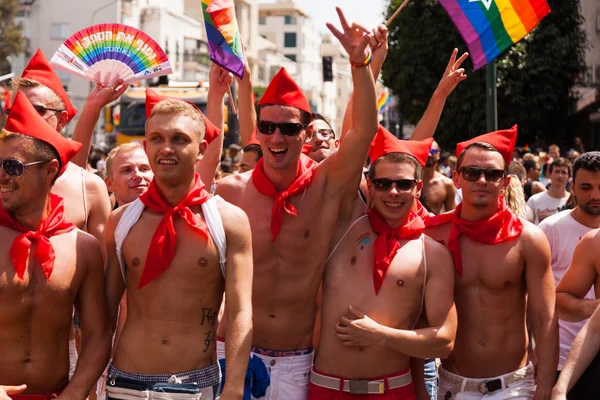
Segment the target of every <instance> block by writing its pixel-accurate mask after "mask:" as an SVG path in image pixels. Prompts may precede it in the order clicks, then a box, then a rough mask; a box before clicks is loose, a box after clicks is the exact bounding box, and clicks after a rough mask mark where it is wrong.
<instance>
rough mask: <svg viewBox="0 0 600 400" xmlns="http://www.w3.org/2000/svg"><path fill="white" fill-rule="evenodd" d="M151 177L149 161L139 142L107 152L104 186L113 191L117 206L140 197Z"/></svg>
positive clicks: (123, 145) (148, 184)
mask: <svg viewBox="0 0 600 400" xmlns="http://www.w3.org/2000/svg"><path fill="white" fill-rule="evenodd" d="M153 177H154V174H153V173H152V169H150V161H148V156H147V155H146V152H145V151H144V147H143V146H142V144H141V143H140V142H131V143H125V144H122V145H120V146H117V147H115V148H114V149H112V150H111V151H110V153H108V157H107V158H106V186H107V187H108V190H109V191H111V192H113V193H114V195H115V198H116V200H117V204H116V205H117V207H118V206H123V205H125V204H129V203H131V202H132V201H134V200H135V199H137V198H138V197H140V195H141V194H142V193H144V192H145V191H146V190H148V186H150V182H151V181H152V178H153ZM115 208H116V207H115Z"/></svg>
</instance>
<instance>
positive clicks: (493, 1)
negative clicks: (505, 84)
mask: <svg viewBox="0 0 600 400" xmlns="http://www.w3.org/2000/svg"><path fill="white" fill-rule="evenodd" d="M440 3H441V4H442V6H443V7H444V9H445V10H446V12H447V13H448V15H449V16H450V18H451V19H452V22H454V25H456V28H457V29H458V31H459V32H460V34H461V35H462V37H463V39H464V40H465V42H466V43H467V46H468V47H469V53H470V55H471V59H472V60H473V65H474V69H479V68H481V67H483V66H484V65H486V64H487V63H489V62H490V61H492V60H493V59H494V58H496V57H498V55H500V53H502V52H503V51H504V50H506V49H507V48H509V47H510V46H512V45H513V44H515V43H517V42H518V41H519V40H521V39H523V37H525V35H527V34H528V33H529V32H531V31H532V30H533V28H535V27H536V26H537V24H538V23H539V22H540V21H541V20H542V19H543V18H544V17H545V16H546V15H548V14H549V13H550V7H549V6H548V3H547V2H546V0H440Z"/></svg>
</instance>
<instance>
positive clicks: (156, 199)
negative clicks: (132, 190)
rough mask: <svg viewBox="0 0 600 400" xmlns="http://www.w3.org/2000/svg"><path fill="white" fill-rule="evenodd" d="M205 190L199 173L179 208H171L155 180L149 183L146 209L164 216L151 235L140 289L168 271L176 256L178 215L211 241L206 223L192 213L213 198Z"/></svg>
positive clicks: (143, 199)
mask: <svg viewBox="0 0 600 400" xmlns="http://www.w3.org/2000/svg"><path fill="white" fill-rule="evenodd" d="M204 188H205V185H204V182H202V179H200V175H198V174H196V176H195V181H194V186H193V187H192V189H191V190H190V191H189V192H188V194H187V196H186V197H185V199H183V200H182V201H181V203H179V204H178V205H177V206H176V207H171V206H170V205H169V204H168V203H167V202H166V200H165V199H164V197H163V195H162V193H161V192H160V189H159V188H158V186H157V185H156V181H155V180H152V182H151V183H150V187H149V188H148V191H146V192H145V193H143V194H142V195H141V196H140V200H141V201H142V203H144V205H146V207H148V208H150V209H151V210H152V211H155V212H157V213H162V214H164V217H163V219H162V220H161V221H160V223H159V224H158V227H157V228H156V231H155V232H154V236H152V241H151V242H150V248H149V249H148V255H147V256H146V263H145V264H144V272H142V277H141V278H140V283H139V284H138V289H141V288H142V287H144V286H146V285H147V284H148V283H150V282H152V281H153V280H154V279H155V278H157V277H158V276H159V275H160V274H162V273H163V272H164V271H166V270H167V268H169V264H171V261H172V260H173V257H175V245H176V244H177V232H176V231H175V225H174V223H173V217H174V216H175V215H179V216H180V217H181V218H183V220H184V221H185V222H187V223H188V225H189V226H190V227H192V228H193V229H194V230H195V231H196V232H198V233H199V234H200V235H201V236H203V237H204V238H206V240H209V239H210V236H209V232H208V227H207V225H206V222H205V221H204V220H203V219H202V218H200V217H199V216H198V215H196V214H194V212H192V210H190V207H191V206H196V205H200V204H203V203H205V202H206V201H207V200H208V199H209V198H210V194H209V193H208V192H207V191H206V190H205V189H204Z"/></svg>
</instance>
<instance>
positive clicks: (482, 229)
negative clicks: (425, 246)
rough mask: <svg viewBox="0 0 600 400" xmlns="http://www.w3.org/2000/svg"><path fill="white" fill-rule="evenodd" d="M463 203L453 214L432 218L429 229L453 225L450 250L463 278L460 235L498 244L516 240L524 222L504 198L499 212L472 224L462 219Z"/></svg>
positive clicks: (500, 203)
mask: <svg viewBox="0 0 600 400" xmlns="http://www.w3.org/2000/svg"><path fill="white" fill-rule="evenodd" d="M462 205H463V203H460V204H459V205H458V206H457V207H456V208H455V209H454V211H453V212H451V213H446V214H440V215H436V216H433V217H430V218H429V219H428V220H427V227H435V226H439V225H443V224H446V223H448V222H451V223H452V230H451V231H450V236H449V237H448V246H447V247H448V250H450V253H452V260H454V266H455V267H456V270H457V272H458V275H460V276H463V266H462V256H461V254H460V244H459V241H458V239H459V237H460V235H461V234H462V235H467V237H468V238H469V239H471V240H474V241H476V242H479V243H483V244H497V243H502V242H506V241H508V240H514V239H516V238H517V237H519V235H520V234H521V232H522V231H523V227H524V226H523V222H521V219H520V218H519V217H517V216H516V215H515V214H513V212H512V211H511V210H510V208H508V207H507V205H506V202H505V201H504V197H502V196H500V197H499V198H498V211H497V212H496V213H495V214H494V215H492V216H491V217H489V218H488V219H484V220H483V221H477V222H470V221H465V220H464V219H461V218H460V212H461V210H462Z"/></svg>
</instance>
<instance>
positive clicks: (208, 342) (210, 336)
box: [204, 331, 215, 353]
mask: <svg viewBox="0 0 600 400" xmlns="http://www.w3.org/2000/svg"><path fill="white" fill-rule="evenodd" d="M214 343H215V333H214V332H213V331H209V332H206V333H205V334H204V353H206V352H207V351H208V349H210V348H211V346H213V345H214Z"/></svg>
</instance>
